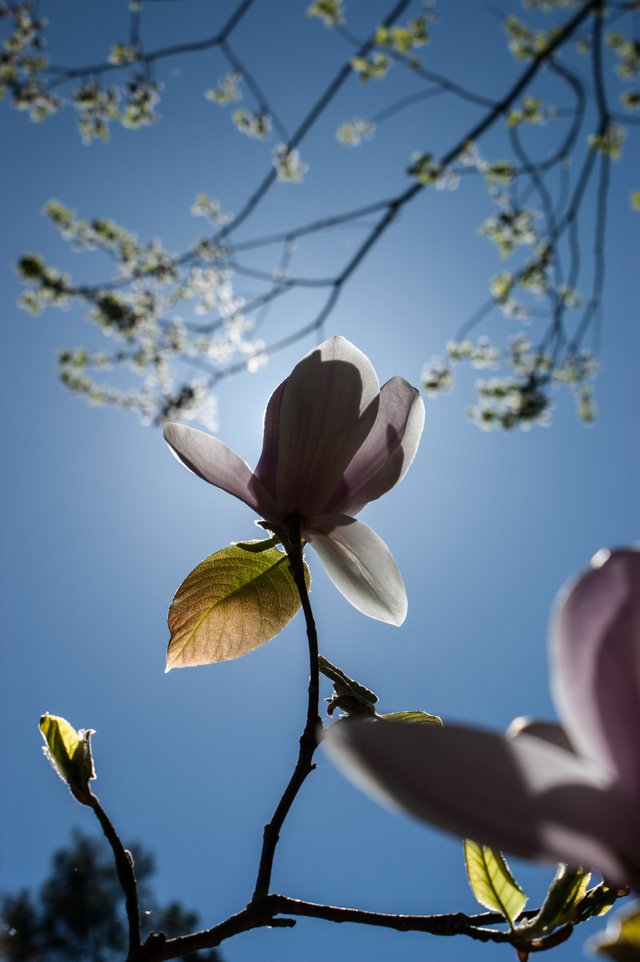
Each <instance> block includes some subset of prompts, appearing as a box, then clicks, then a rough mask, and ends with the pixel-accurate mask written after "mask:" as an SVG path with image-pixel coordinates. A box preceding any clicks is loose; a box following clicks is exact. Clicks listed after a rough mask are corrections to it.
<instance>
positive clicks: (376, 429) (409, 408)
mask: <svg viewBox="0 0 640 962" xmlns="http://www.w3.org/2000/svg"><path fill="white" fill-rule="evenodd" d="M423 426H424V404H423V402H422V398H421V397H420V392H419V391H417V390H416V388H414V387H412V386H411V385H410V384H409V383H408V382H407V381H405V380H404V378H401V377H393V378H391V380H390V381H387V383H386V384H385V385H384V386H383V388H382V389H381V391H380V404H379V407H378V415H377V417H376V420H375V424H374V425H373V428H372V429H371V431H370V433H369V435H368V437H367V439H366V441H365V442H364V444H363V445H362V447H361V448H360V449H359V450H358V451H357V453H356V454H355V456H354V457H353V459H352V460H351V462H350V464H349V466H348V467H347V469H346V471H345V472H344V477H343V479H342V481H341V483H340V485H339V487H338V489H337V491H336V493H335V494H334V496H333V498H332V499H331V503H330V504H329V505H328V506H327V509H326V510H327V512H330V511H339V512H341V513H342V514H350V515H354V514H357V513H358V511H361V510H362V508H363V507H364V506H365V504H368V503H369V501H375V499H376V498H379V497H381V496H382V495H383V494H386V492H387V491H389V490H390V489H391V488H393V486H394V485H395V484H397V483H398V481H400V480H401V478H402V477H404V475H405V473H406V471H407V469H408V467H409V465H410V464H411V462H412V461H413V459H414V457H415V453H416V451H417V449H418V442H419V440H420V435H421V434H422V428H423Z"/></svg>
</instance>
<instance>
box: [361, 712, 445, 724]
mask: <svg viewBox="0 0 640 962" xmlns="http://www.w3.org/2000/svg"><path fill="white" fill-rule="evenodd" d="M376 717H377V718H379V719H380V718H381V719H383V720H384V721H399V722H405V723H406V724H410V725H442V724H443V722H442V719H441V718H440V716H439V715H430V714H429V712H428V711H392V712H388V713H387V714H386V715H377V716H376Z"/></svg>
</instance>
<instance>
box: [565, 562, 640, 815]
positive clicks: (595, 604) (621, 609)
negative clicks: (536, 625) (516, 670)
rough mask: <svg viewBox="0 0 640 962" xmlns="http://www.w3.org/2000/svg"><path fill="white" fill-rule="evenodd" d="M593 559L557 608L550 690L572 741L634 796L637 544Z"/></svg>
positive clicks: (639, 604) (639, 784) (639, 593)
mask: <svg viewBox="0 0 640 962" xmlns="http://www.w3.org/2000/svg"><path fill="white" fill-rule="evenodd" d="M604 558H606V560H603V559H604ZM594 564H595V565H597V567H593V568H592V569H591V570H590V571H588V572H586V573H585V574H584V575H582V577H581V578H579V579H578V581H577V582H576V583H575V584H574V585H573V587H572V588H571V590H570V591H569V593H568V594H567V595H566V597H565V598H564V600H563V601H562V603H561V604H560V606H559V608H558V610H557V612H556V616H555V619H554V623H553V627H552V633H551V662H552V664H551V677H552V688H553V695H554V699H555V703H556V706H557V709H558V713H559V714H560V717H561V718H562V719H563V721H564V723H565V726H566V728H567V731H568V733H569V736H570V738H571V740H572V742H573V743H574V744H575V746H576V748H577V749H578V750H579V751H580V752H582V753H583V754H584V755H586V756H587V757H589V758H593V759H595V760H596V761H597V762H599V763H600V764H601V765H603V766H604V767H605V769H607V770H608V771H610V772H611V773H612V774H613V775H614V777H615V778H616V779H617V780H618V781H619V782H620V784H621V785H622V786H623V787H624V789H625V790H626V791H627V792H629V793H630V794H631V795H632V797H634V798H635V799H636V801H640V740H639V738H638V725H639V724H640V552H638V551H614V552H612V553H611V554H610V555H609V554H606V555H603V554H599V555H596V558H595V559H594Z"/></svg>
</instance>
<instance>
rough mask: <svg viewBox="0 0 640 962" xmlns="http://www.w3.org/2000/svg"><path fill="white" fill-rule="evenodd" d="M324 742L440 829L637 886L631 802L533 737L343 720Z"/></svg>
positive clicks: (384, 793) (355, 771)
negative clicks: (503, 735)
mask: <svg viewBox="0 0 640 962" xmlns="http://www.w3.org/2000/svg"><path fill="white" fill-rule="evenodd" d="M325 743H326V744H327V747H328V749H329V752H330V754H331V755H332V756H333V757H334V759H335V760H336V761H337V763H338V765H339V766H340V767H341V768H342V769H343V771H344V772H345V774H347V775H348V777H349V778H351V779H352V780H353V781H355V782H356V784H358V785H359V787H361V788H363V789H364V790H365V791H367V792H369V793H370V794H373V795H375V796H377V797H378V799H379V800H382V801H385V802H387V803H390V804H391V805H393V806H395V807H399V808H401V809H402V810H404V811H406V812H408V813H410V814H412V815H415V816H417V817H418V818H420V819H422V820H424V821H427V822H430V823H432V824H433V825H436V826H438V827H439V828H442V829H445V830H446V831H448V832H452V833H453V834H455V835H459V836H461V837H466V838H473V839H474V840H475V841H477V842H481V843H483V844H485V845H490V846H491V847H493V848H498V849H502V850H504V851H506V852H510V853H511V854H513V855H516V856H521V857H523V858H532V859H538V860H543V861H550V862H557V861H561V862H567V863H569V864H571V865H584V866H585V867H587V868H590V869H594V870H598V871H600V872H602V873H603V874H604V875H605V876H606V877H607V878H608V879H610V880H611V881H613V882H616V883H618V884H631V885H634V886H638V885H640V824H639V822H638V818H637V814H636V812H635V807H634V806H633V805H631V804H629V802H628V801H627V799H626V798H624V797H623V796H621V795H620V794H619V793H618V792H617V791H616V790H615V789H614V788H612V787H611V785H610V783H608V782H607V780H606V779H605V777H604V774H603V773H602V772H601V771H599V770H598V769H596V768H595V766H592V765H590V764H589V763H586V762H584V761H582V760H579V759H578V758H577V757H576V756H575V755H573V754H572V753H569V752H565V751H563V750H562V749H560V748H557V747H554V746H552V745H550V744H545V742H544V741H542V740H541V739H539V738H536V737H533V736H527V735H521V736H519V737H518V738H515V739H507V738H503V737H502V736H500V735H496V734H493V733H490V732H485V731H479V730H477V729H472V728H464V727H462V726H456V725H446V726H445V727H444V728H441V727H440V726H435V725H433V726H432V725H406V724H404V725H403V724H402V723H397V722H372V723H371V722H370V723H363V722H360V723H359V722H354V721H347V722H346V723H345V722H339V723H338V724H336V725H334V726H332V727H331V728H330V729H329V731H328V733H327V736H326V742H325Z"/></svg>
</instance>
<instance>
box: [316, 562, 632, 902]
mask: <svg viewBox="0 0 640 962" xmlns="http://www.w3.org/2000/svg"><path fill="white" fill-rule="evenodd" d="M551 675H552V679H551V680H552V690H553V695H554V700H555V703H556V706H557V708H558V712H559V713H560V715H561V717H562V719H563V720H564V728H561V727H560V726H559V725H553V724H551V723H538V722H527V721H526V720H523V721H520V722H516V723H514V725H512V726H511V729H510V731H509V733H508V737H506V738H505V737H503V736H501V735H499V734H493V733H491V732H486V731H480V730H478V729H474V728H464V727H462V726H456V725H448V726H446V727H444V728H441V727H440V726H437V725H407V724H401V723H397V722H372V723H368V724H367V723H358V722H353V721H350V722H347V723H344V722H339V723H338V724H336V725H334V726H333V727H332V728H331V729H330V730H329V732H328V734H327V738H326V744H327V746H328V748H329V752H330V754H331V755H332V756H333V757H334V758H335V760H336V761H337V762H338V764H339V765H340V767H341V768H343V769H344V770H345V772H346V773H347V775H349V777H351V778H352V779H353V780H354V781H355V782H356V783H358V784H359V785H360V786H361V787H363V788H365V789H366V790H368V791H370V792H371V793H373V794H374V795H377V796H378V797H379V798H381V799H382V800H384V801H386V802H389V803H391V804H392V805H395V806H397V807H400V808H401V809H404V810H405V811H407V812H409V813H411V814H412V815H416V816H417V817H418V818H421V819H424V820H425V821H428V822H432V823H433V824H434V825H437V826H439V827H440V828H443V829H446V830H447V831H450V832H453V833H454V834H456V835H462V836H465V837H470V838H473V839H475V840H476V841H477V842H481V843H483V844H485V845H489V846H491V847H493V848H499V849H504V850H506V851H508V852H511V853H513V854H514V855H517V856H521V857H522V858H532V859H539V860H543V861H552V862H558V861H560V862H566V863H568V864H571V865H582V866H585V867H587V868H590V869H597V870H598V871H600V872H601V873H602V874H603V875H604V876H605V877H606V878H607V879H608V880H609V881H610V882H613V883H616V884H620V885H627V884H628V885H631V886H632V887H634V888H635V889H639V890H640V819H639V818H638V811H639V805H640V740H639V738H638V724H639V722H640V551H633V550H626V551H614V552H611V553H610V554H609V552H600V553H599V554H598V555H596V556H595V558H594V559H593V562H592V568H591V569H590V570H589V571H587V572H586V573H585V574H583V575H582V576H581V577H580V578H579V579H578V581H577V582H576V583H575V584H574V585H573V586H572V588H571V589H570V590H569V591H568V593H565V594H564V595H563V596H562V597H561V598H560V601H559V603H558V605H557V608H556V613H555V617H554V620H553V624H552V629H551Z"/></svg>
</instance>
